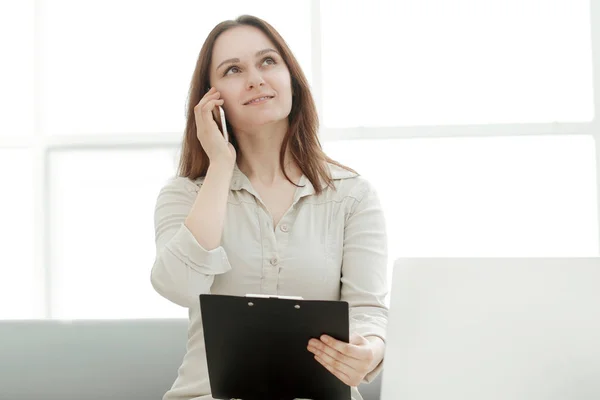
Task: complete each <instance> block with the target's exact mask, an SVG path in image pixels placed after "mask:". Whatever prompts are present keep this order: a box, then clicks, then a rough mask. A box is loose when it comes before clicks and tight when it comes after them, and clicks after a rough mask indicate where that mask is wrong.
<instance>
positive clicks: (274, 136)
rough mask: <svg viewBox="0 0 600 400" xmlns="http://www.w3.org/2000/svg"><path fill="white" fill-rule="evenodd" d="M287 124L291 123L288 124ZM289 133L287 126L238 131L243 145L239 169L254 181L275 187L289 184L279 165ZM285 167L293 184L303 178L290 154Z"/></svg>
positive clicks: (287, 152)
mask: <svg viewBox="0 0 600 400" xmlns="http://www.w3.org/2000/svg"><path fill="white" fill-rule="evenodd" d="M286 122H287V121H286ZM286 132H287V124H285V126H279V127H276V126H271V127H268V128H265V129H263V130H260V131H256V132H248V131H246V132H239V133H237V132H236V139H237V142H238V146H239V149H240V151H239V155H238V160H237V163H238V167H239V169H240V171H242V172H243V173H244V174H245V175H246V176H247V177H248V178H249V179H250V180H251V181H255V182H259V183H260V184H262V185H265V186H272V185H274V184H277V183H280V182H282V181H287V178H286V177H285V174H284V172H283V169H282V168H281V165H280V162H279V154H280V151H281V145H282V143H283V138H284V136H285V134H286ZM284 167H285V172H286V173H287V175H288V176H289V177H290V179H292V181H295V180H297V179H298V178H299V177H300V176H301V172H300V169H299V168H298V166H297V165H296V163H295V162H293V160H292V157H291V154H290V151H289V150H287V151H286V154H285V158H284Z"/></svg>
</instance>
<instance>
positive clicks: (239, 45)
mask: <svg viewBox="0 0 600 400" xmlns="http://www.w3.org/2000/svg"><path fill="white" fill-rule="evenodd" d="M267 47H270V48H273V49H275V48H276V47H275V44H274V43H273V42H272V41H270V40H269V38H268V37H267V35H265V34H264V33H263V32H262V31H261V30H260V29H258V28H255V27H253V26H238V27H235V28H232V29H229V30H228V31H225V32H223V33H222V34H221V35H220V36H219V37H218V38H217V40H216V41H215V45H214V48H213V56H212V68H213V69H214V68H216V66H217V65H219V63H221V62H222V61H224V60H227V59H229V58H239V59H241V60H243V59H252V58H253V57H254V54H256V52H257V51H259V50H262V49H265V48H267Z"/></svg>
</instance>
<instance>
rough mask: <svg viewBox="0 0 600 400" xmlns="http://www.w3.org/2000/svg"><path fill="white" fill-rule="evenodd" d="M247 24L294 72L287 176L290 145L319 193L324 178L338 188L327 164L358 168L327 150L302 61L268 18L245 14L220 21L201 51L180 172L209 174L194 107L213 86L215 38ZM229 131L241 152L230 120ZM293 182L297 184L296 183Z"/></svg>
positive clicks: (192, 176)
mask: <svg viewBox="0 0 600 400" xmlns="http://www.w3.org/2000/svg"><path fill="white" fill-rule="evenodd" d="M244 25H246V26H253V27H256V28H258V29H260V30H261V31H262V32H263V33H264V34H265V35H266V36H267V37H268V38H269V39H270V40H271V41H272V42H273V43H274V44H275V46H276V50H277V51H279V54H281V56H282V58H283V60H284V62H285V63H286V65H287V67H288V69H289V71H290V75H291V81H292V93H293V99H292V109H291V111H290V114H289V116H288V122H289V129H288V131H287V133H286V135H285V137H284V139H283V142H282V145H281V151H280V155H279V162H280V165H281V169H282V170H283V173H284V174H285V177H286V178H287V179H288V180H289V181H290V182H292V180H291V179H290V178H289V176H288V175H287V173H286V171H285V167H284V157H285V154H286V150H287V148H288V147H289V148H290V153H291V155H292V157H293V159H294V161H295V162H296V163H297V164H298V167H299V168H300V170H301V171H302V173H303V174H304V175H306V177H307V178H308V180H309V181H310V183H312V185H313V186H314V188H315V192H316V193H317V194H319V193H321V192H322V191H323V189H324V187H322V186H321V183H320V181H323V182H324V183H325V185H326V186H329V187H331V188H333V189H334V188H335V187H334V185H333V180H332V178H331V174H330V171H329V168H328V166H327V163H332V164H334V165H337V166H339V167H341V168H344V169H346V170H348V171H351V172H355V171H354V170H352V169H351V168H349V167H346V166H344V165H342V164H340V163H338V162H337V161H334V160H332V159H331V158H329V157H328V156H327V155H326V154H325V152H324V151H323V149H322V147H321V143H320V141H319V137H318V131H319V116H318V114H317V108H316V106H315V102H314V100H313V97H312V93H311V91H310V87H309V85H308V82H307V80H306V77H305V76H304V73H303V72H302V69H301V68H300V64H299V63H298V61H297V60H296V58H295V57H294V55H293V54H292V52H291V50H290V49H289V47H288V45H287V43H286V42H285V40H283V38H282V37H281V36H280V35H279V33H278V32H277V31H276V30H275V28H273V27H272V26H271V25H270V24H268V23H267V22H266V21H263V20H262V19H260V18H257V17H254V16H252V15H242V16H240V17H238V18H236V19H235V20H227V21H223V22H221V23H219V24H218V25H217V26H215V27H214V28H213V30H212V31H211V32H210V33H209V35H208V37H207V38H206V41H205V42H204V45H203V46H202V49H201V50H200V55H199V56H198V61H197V62H196V68H195V70H194V75H193V77H192V82H191V85H190V90H189V96H188V103H187V106H186V119H187V122H186V127H185V132H184V139H183V143H182V148H181V158H180V160H179V171H178V175H179V176H183V177H188V178H190V179H192V180H194V179H196V178H198V177H202V176H205V175H206V171H207V170H208V166H209V158H208V156H207V154H206V152H205V151H204V149H203V148H202V146H201V144H200V141H199V140H198V137H197V134H196V119H195V114H194V107H195V106H196V105H197V104H198V103H199V102H200V99H202V97H203V96H204V95H205V94H206V92H207V91H208V89H209V88H210V65H211V61H212V52H213V48H214V45H215V41H216V40H217V38H218V37H219V36H220V35H221V34H222V33H223V32H225V31H227V30H229V29H231V28H235V27H238V26H244ZM227 130H228V131H229V132H230V140H231V143H232V144H233V146H234V147H235V149H236V151H238V154H239V148H238V145H237V140H236V138H235V132H233V131H232V129H231V127H230V125H229V122H228V123H227ZM292 183H293V184H294V185H295V183H294V182H292Z"/></svg>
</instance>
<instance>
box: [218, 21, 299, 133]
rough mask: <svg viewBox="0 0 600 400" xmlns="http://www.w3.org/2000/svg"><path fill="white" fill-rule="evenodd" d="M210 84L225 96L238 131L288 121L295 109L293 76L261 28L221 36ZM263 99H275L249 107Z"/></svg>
mask: <svg viewBox="0 0 600 400" xmlns="http://www.w3.org/2000/svg"><path fill="white" fill-rule="evenodd" d="M268 49H271V50H268ZM232 59H235V60H232ZM210 83H211V85H212V86H214V87H215V88H216V89H217V90H218V91H219V92H220V93H221V98H222V99H223V100H224V104H223V109H224V110H225V115H226V118H227V121H228V122H229V123H230V124H231V126H232V127H233V128H234V129H235V130H236V131H238V130H242V131H243V130H251V129H252V128H253V127H257V126H260V125H264V124H268V123H273V122H277V121H281V120H286V119H287V117H288V115H289V114H290V111H291V109H292V93H291V77H290V72H289V70H288V68H287V66H286V65H285V63H284V61H283V58H281V56H280V55H279V53H278V52H277V50H276V47H275V45H274V44H273V43H272V42H271V41H270V40H269V39H268V38H267V36H266V35H265V34H264V33H263V32H262V31H261V30H259V29H258V28H254V27H251V26H240V27H236V28H232V29H230V30H228V31H226V32H224V33H222V34H221V36H219V38H218V39H217V40H216V42H215V46H214V48H213V54H212V65H211V71H210ZM260 96H273V97H272V98H271V99H269V100H266V101H262V102H260V103H257V104H247V102H248V101H249V100H252V99H254V98H256V97H260ZM286 122H287V121H286ZM236 128H238V129H236ZM240 128H241V129H240Z"/></svg>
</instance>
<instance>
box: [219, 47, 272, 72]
mask: <svg viewBox="0 0 600 400" xmlns="http://www.w3.org/2000/svg"><path fill="white" fill-rule="evenodd" d="M271 52H274V53H277V54H279V52H278V51H277V50H274V49H263V50H260V51H259V52H257V53H256V54H255V55H254V56H255V57H260V56H262V55H263V54H267V53H271ZM236 62H240V59H239V58H230V59H228V60H225V61H223V62H222V63H221V64H219V66H218V67H217V71H218V70H219V68H221V66H222V65H223V64H228V63H236Z"/></svg>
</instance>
